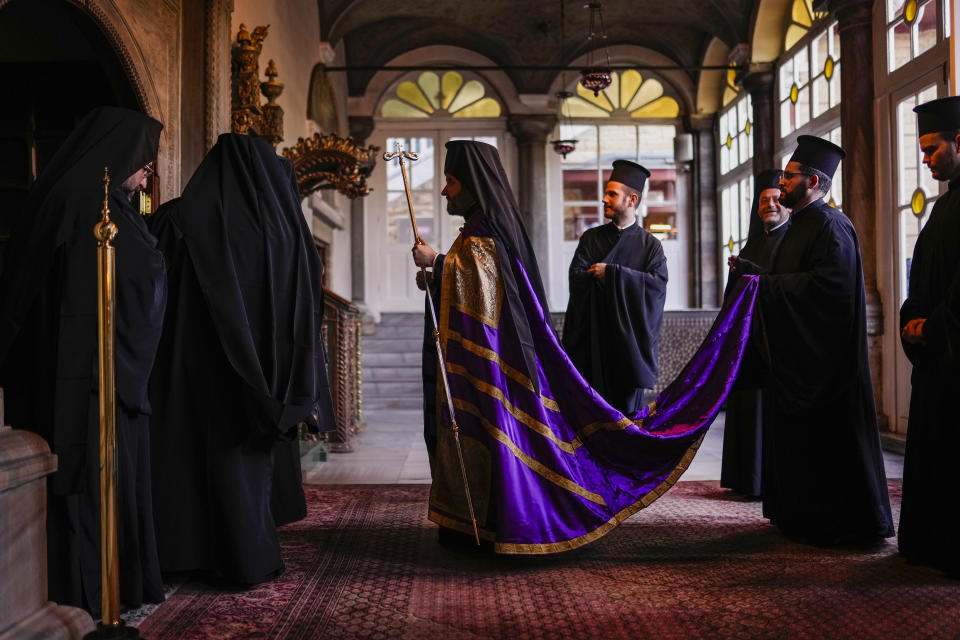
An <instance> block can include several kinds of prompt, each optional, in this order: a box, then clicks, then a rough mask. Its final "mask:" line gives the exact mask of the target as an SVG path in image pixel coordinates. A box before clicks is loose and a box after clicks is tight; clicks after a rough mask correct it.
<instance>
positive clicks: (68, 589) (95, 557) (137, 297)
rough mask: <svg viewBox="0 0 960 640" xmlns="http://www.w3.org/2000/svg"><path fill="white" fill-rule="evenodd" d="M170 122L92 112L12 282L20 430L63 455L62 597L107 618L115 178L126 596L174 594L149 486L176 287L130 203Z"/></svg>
mask: <svg viewBox="0 0 960 640" xmlns="http://www.w3.org/2000/svg"><path fill="white" fill-rule="evenodd" d="M162 128H163V126H162V125H161V124H160V123H159V122H157V121H156V120H154V119H152V118H150V117H148V116H146V115H144V114H142V113H137V112H135V111H129V110H127V109H119V108H115V107H102V108H98V109H95V110H94V111H92V112H90V113H89V114H88V115H87V116H86V117H85V118H84V119H83V120H82V121H81V122H80V123H79V124H78V125H77V127H76V128H75V129H74V131H73V132H72V133H71V134H70V136H69V137H68V138H67V139H66V141H64V143H63V145H62V146H61V147H60V149H59V150H58V151H57V153H56V154H55V155H54V157H53V158H52V159H51V160H50V163H49V165H48V166H47V168H46V169H45V170H44V172H43V174H41V175H40V177H39V179H38V180H37V182H36V183H35V184H34V185H33V188H32V189H31V191H30V194H29V195H28V198H27V203H26V205H25V207H24V210H23V212H22V215H21V216H20V218H19V220H18V223H17V224H16V225H15V227H14V230H13V233H12V236H11V239H10V241H9V244H8V247H7V250H6V254H5V256H4V263H5V264H4V267H3V275H2V277H0V384H2V386H3V387H4V389H5V393H6V401H7V416H8V418H9V422H10V424H11V425H12V426H14V427H16V428H19V429H27V430H29V431H33V432H35V433H37V434H39V435H41V436H43V438H45V439H46V440H47V442H48V443H49V444H50V447H51V449H52V451H53V453H55V454H56V455H57V463H58V470H57V472H56V473H54V474H53V476H52V477H51V478H50V480H49V482H48V484H47V487H48V507H47V558H48V560H47V567H48V572H49V582H48V586H49V594H50V599H51V600H53V601H55V602H58V603H61V604H66V605H73V606H81V607H84V608H86V609H87V610H88V611H90V612H93V613H97V612H99V611H100V592H101V589H100V471H99V464H100V463H99V397H98V385H99V374H98V364H97V363H98V357H97V241H96V239H95V238H94V235H93V228H94V225H95V224H96V223H97V222H99V220H100V217H101V216H100V211H101V209H102V207H103V174H104V167H108V168H109V171H110V176H111V183H110V193H109V206H110V217H111V219H112V220H113V221H114V222H115V223H116V225H117V230H118V231H117V236H116V239H115V240H114V241H113V246H114V247H116V281H115V282H116V285H115V291H116V306H115V312H114V313H115V315H114V322H115V327H116V339H115V347H114V348H115V354H116V355H115V358H116V359H115V367H116V368H115V376H116V399H117V412H116V427H117V445H118V450H117V460H118V465H119V466H118V479H119V485H118V495H117V500H118V503H117V504H118V514H117V515H118V522H117V524H118V534H119V553H120V600H121V602H123V603H124V604H125V605H128V606H139V605H141V604H142V603H144V602H160V601H162V600H163V586H162V582H161V578H160V568H159V564H158V561H157V548H156V541H155V538H154V518H153V506H152V504H151V492H150V440H149V414H150V409H151V407H150V403H149V401H148V395H147V381H148V379H149V376H150V370H151V367H152V366H153V360H154V356H155V355H156V351H157V345H158V342H159V339H160V328H161V324H162V322H163V310H164V304H165V302H166V281H165V274H164V265H163V258H162V256H161V254H160V252H159V250H157V248H156V241H155V239H154V238H153V236H152V235H151V234H150V233H149V231H148V230H147V226H146V224H145V223H144V221H143V219H142V217H141V216H140V215H139V214H138V213H137V211H136V210H135V209H134V208H133V206H132V205H131V203H130V197H131V196H132V195H133V194H134V193H135V192H136V191H137V190H138V189H140V188H143V186H144V184H145V176H146V173H147V172H148V171H151V170H152V169H151V168H150V167H148V165H151V163H153V162H154V161H155V160H156V157H157V145H158V143H159V140H160V131H161V130H162Z"/></svg>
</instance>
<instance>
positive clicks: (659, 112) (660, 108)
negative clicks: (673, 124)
mask: <svg viewBox="0 0 960 640" xmlns="http://www.w3.org/2000/svg"><path fill="white" fill-rule="evenodd" d="M678 115H680V105H679V104H677V101H676V100H674V99H673V98H670V97H667V96H664V97H663V98H657V99H656V100H654V101H653V102H651V103H650V104H648V105H645V106H643V107H640V108H639V109H637V110H636V111H633V112H631V113H630V117H631V118H676V117H677V116H678Z"/></svg>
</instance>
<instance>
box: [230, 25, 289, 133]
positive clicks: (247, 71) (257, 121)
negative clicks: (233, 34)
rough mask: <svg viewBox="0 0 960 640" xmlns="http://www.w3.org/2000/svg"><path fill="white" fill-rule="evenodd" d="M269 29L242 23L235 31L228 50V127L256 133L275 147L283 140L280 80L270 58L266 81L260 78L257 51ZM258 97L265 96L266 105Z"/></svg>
mask: <svg viewBox="0 0 960 640" xmlns="http://www.w3.org/2000/svg"><path fill="white" fill-rule="evenodd" d="M269 28H270V25H267V26H265V27H256V28H255V29H254V30H253V32H252V33H251V32H249V31H247V27H246V25H243V24H241V25H240V30H239V31H238V32H237V41H236V42H235V43H234V45H233V49H232V50H231V53H230V56H231V64H230V130H231V131H232V132H233V133H242V134H250V135H256V136H259V137H261V138H263V139H264V140H266V141H267V142H269V143H270V144H272V145H273V146H274V147H275V146H277V143H278V142H280V141H281V140H283V108H282V107H281V106H280V105H278V104H277V103H276V100H277V98H278V97H279V96H280V94H281V93H283V83H281V82H277V76H278V75H279V72H278V71H277V66H276V65H275V64H274V62H273V60H270V62H269V63H268V64H267V71H266V75H267V80H265V81H261V80H260V53H261V52H262V50H263V41H264V39H265V38H266V37H267V32H268V30H269ZM261 97H266V99H267V102H266V103H265V104H262V103H261Z"/></svg>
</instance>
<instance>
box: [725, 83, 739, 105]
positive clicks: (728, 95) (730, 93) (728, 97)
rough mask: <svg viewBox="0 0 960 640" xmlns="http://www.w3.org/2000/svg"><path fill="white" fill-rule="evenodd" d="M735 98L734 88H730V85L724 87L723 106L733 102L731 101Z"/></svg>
mask: <svg viewBox="0 0 960 640" xmlns="http://www.w3.org/2000/svg"><path fill="white" fill-rule="evenodd" d="M736 99H737V92H736V91H734V90H733V89H731V88H730V87H726V88H725V89H724V90H723V106H727V105H728V104H730V103H731V102H733V101H734V100H736Z"/></svg>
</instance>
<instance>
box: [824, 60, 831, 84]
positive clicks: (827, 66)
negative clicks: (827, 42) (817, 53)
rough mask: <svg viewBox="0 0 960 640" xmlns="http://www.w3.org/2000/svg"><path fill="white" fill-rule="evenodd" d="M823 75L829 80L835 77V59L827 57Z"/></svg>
mask: <svg viewBox="0 0 960 640" xmlns="http://www.w3.org/2000/svg"><path fill="white" fill-rule="evenodd" d="M823 75H825V76H826V77H827V80H829V79H830V78H832V77H833V58H831V57H829V56H828V57H827V61H826V62H824V63H823Z"/></svg>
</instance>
